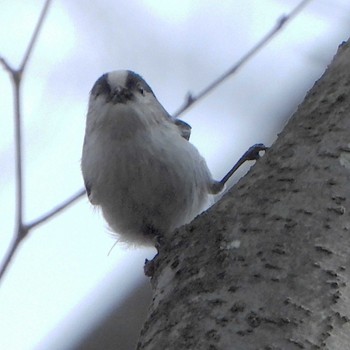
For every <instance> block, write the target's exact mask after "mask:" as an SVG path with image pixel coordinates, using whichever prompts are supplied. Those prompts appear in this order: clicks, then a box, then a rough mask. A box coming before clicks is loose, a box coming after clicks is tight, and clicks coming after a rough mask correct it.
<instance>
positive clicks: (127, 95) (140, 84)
mask: <svg viewBox="0 0 350 350" xmlns="http://www.w3.org/2000/svg"><path fill="white" fill-rule="evenodd" d="M125 72H126V80H125V86H111V83H110V80H109V78H110V76H109V73H106V74H103V75H102V76H101V77H100V78H99V79H98V80H97V81H96V83H95V84H94V86H93V88H92V90H91V96H92V97H94V98H95V99H96V98H97V97H98V96H101V95H102V96H105V98H106V102H107V103H108V102H112V103H113V104H117V103H127V102H128V101H131V100H133V99H134V97H135V96H136V94H142V95H144V94H145V92H149V93H151V94H153V91H152V89H151V88H150V86H149V85H148V84H147V83H146V82H145V81H144V80H143V78H142V77H141V76H140V75H138V74H136V73H134V72H132V71H130V70H128V71H125ZM153 95H154V94H153Z"/></svg>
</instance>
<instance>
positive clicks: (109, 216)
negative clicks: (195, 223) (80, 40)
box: [81, 70, 266, 246]
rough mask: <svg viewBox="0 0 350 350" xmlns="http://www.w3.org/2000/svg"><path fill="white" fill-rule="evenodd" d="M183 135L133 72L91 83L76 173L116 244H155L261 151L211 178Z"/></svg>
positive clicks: (187, 131)
mask: <svg viewBox="0 0 350 350" xmlns="http://www.w3.org/2000/svg"><path fill="white" fill-rule="evenodd" d="M190 135H191V126H190V125H189V124H187V123H186V122H184V121H182V120H181V119H179V118H175V117H173V116H171V115H170V114H169V113H168V112H167V111H166V110H165V108H164V107H163V106H162V105H161V103H160V102H159V101H158V99H157V98H156V96H155V94H154V92H153V91H152V89H151V87H150V86H149V85H148V84H147V82H146V81H145V80H144V79H143V78H142V77H141V76H140V75H139V74H137V73H135V72H133V71H131V70H117V71H112V72H109V73H105V74H103V75H102V76H101V77H100V78H99V79H98V80H97V81H96V82H95V84H94V85H93V87H92V89H91V92H90V97H89V104H88V111H87V117H86V127H85V137H84V144H83V151H82V159H81V170H82V174H83V179H84V184H85V188H86V193H87V196H88V199H89V201H90V202H91V204H92V205H94V206H97V207H99V208H100V209H101V211H102V214H103V216H104V218H105V220H106V222H107V224H108V226H109V228H110V230H111V231H112V232H114V233H116V234H117V235H118V239H119V241H123V242H126V243H128V244H131V245H144V246H147V245H155V242H156V240H157V239H158V238H159V237H165V238H166V235H167V233H168V232H170V231H173V230H175V229H176V228H178V227H180V226H182V225H184V224H187V223H189V222H191V221H192V220H193V219H194V218H195V217H196V216H197V215H198V214H200V213H201V212H202V211H203V210H205V209H207V208H208V207H209V206H210V204H212V203H213V199H214V197H215V195H217V194H218V193H220V192H221V191H222V190H223V189H224V187H225V183H226V181H227V180H228V178H229V177H230V176H231V175H232V173H233V172H234V171H235V170H236V168H237V167H238V166H240V165H241V163H243V162H244V161H245V160H251V159H257V158H258V157H259V152H260V151H261V150H265V149H266V148H265V146H264V145H262V144H257V145H254V146H252V147H251V148H250V149H249V150H248V151H247V152H246V154H245V155H244V157H242V159H241V160H240V161H239V162H237V164H236V165H235V166H234V167H233V168H232V169H231V170H230V171H229V172H228V173H227V174H226V176H225V177H224V178H223V179H222V180H221V181H217V180H214V179H213V177H212V175H211V172H210V170H209V168H208V166H207V164H206V161H205V159H204V158H203V157H202V156H201V155H200V153H199V151H198V150H197V148H196V147H195V146H194V145H193V144H192V143H191V142H190V141H189V139H190ZM235 167H236V168H235Z"/></svg>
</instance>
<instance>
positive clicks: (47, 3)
mask: <svg viewBox="0 0 350 350" xmlns="http://www.w3.org/2000/svg"><path fill="white" fill-rule="evenodd" d="M50 3H51V0H46V1H45V4H44V7H43V9H42V10H41V14H40V17H39V19H38V22H37V24H36V26H35V29H34V32H33V35H32V38H31V40H30V42H29V45H28V48H27V51H26V53H25V55H24V57H23V61H22V64H21V65H20V68H19V70H20V71H21V72H23V71H24V69H25V68H26V65H27V62H28V60H29V57H30V55H31V53H32V51H33V47H34V45H35V43H36V41H37V38H38V35H39V32H40V29H41V28H42V25H43V22H44V19H45V17H46V14H47V10H48V9H49V6H50Z"/></svg>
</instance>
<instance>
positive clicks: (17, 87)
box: [0, 0, 51, 279]
mask: <svg viewBox="0 0 350 350" xmlns="http://www.w3.org/2000/svg"><path fill="white" fill-rule="evenodd" d="M50 2H51V0H46V2H45V4H44V7H43V10H42V12H41V14H40V17H39V20H38V23H37V25H36V27H35V30H34V33H33V36H32V38H31V40H30V43H29V45H28V48H27V51H26V53H25V55H24V58H23V61H22V64H21V66H20V67H19V69H14V68H12V67H11V66H10V65H9V64H8V63H7V61H6V60H5V59H4V58H3V57H1V58H0V63H1V64H2V65H3V66H4V68H5V69H6V70H7V71H8V72H9V74H10V76H11V78H12V82H13V88H14V104H15V105H14V118H15V145H16V150H15V152H16V157H15V162H16V219H15V220H16V228H15V238H14V240H13V242H12V244H11V246H10V248H9V250H8V253H7V255H6V257H5V260H4V262H3V265H2V266H1V268H0V279H1V277H2V276H3V275H4V273H5V271H6V269H7V267H8V265H9V263H10V261H11V259H12V257H13V256H14V254H15V252H16V250H17V248H18V247H19V244H20V243H21V241H22V240H23V238H24V237H25V236H26V235H27V233H28V232H29V229H28V228H27V227H26V226H25V225H24V223H23V176H22V128H21V119H22V117H21V82H22V75H23V72H24V70H25V68H26V65H27V62H28V59H29V57H30V54H31V53H32V51H33V47H34V44H35V42H36V40H37V38H38V34H39V32H40V29H41V27H42V24H43V21H44V18H45V16H46V14H47V10H48V7H49V4H50Z"/></svg>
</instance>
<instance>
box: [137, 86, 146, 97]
mask: <svg viewBox="0 0 350 350" xmlns="http://www.w3.org/2000/svg"><path fill="white" fill-rule="evenodd" d="M137 89H138V90H139V93H140V94H141V95H144V94H145V90H144V88H143V87H142V86H141V85H138V86H137Z"/></svg>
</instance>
